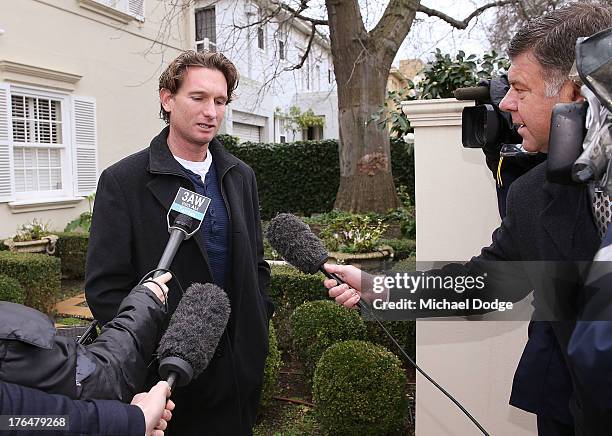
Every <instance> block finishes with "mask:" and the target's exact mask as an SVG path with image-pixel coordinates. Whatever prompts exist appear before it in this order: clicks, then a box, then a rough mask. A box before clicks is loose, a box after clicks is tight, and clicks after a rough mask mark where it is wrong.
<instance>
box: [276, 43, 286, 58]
mask: <svg viewBox="0 0 612 436" xmlns="http://www.w3.org/2000/svg"><path fill="white" fill-rule="evenodd" d="M278 58H279V59H280V60H285V59H286V54H285V41H278Z"/></svg>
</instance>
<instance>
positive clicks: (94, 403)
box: [0, 381, 145, 436]
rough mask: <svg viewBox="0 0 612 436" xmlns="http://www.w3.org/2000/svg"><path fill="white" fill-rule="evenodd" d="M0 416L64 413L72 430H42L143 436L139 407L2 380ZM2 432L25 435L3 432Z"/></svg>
mask: <svg viewBox="0 0 612 436" xmlns="http://www.w3.org/2000/svg"><path fill="white" fill-rule="evenodd" d="M0 415H9V416H23V415H65V416H68V423H69V430H62V431H57V432H56V431H42V432H41V434H44V435H47V436H52V435H117V436H132V435H134V436H142V435H143V434H144V433H145V420H144V415H143V413H142V411H141V410H140V408H139V407H138V406H132V405H129V404H123V403H121V402H119V401H110V400H87V401H82V400H71V399H70V398H68V397H65V396H63V395H53V394H47V393H45V392H42V391H39V390H37V389H31V388H26V387H23V386H19V385H15V384H12V383H5V382H2V381H0ZM1 433H2V434H15V435H20V434H26V432H24V431H19V432H1Z"/></svg>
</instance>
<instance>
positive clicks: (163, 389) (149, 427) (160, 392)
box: [130, 285, 174, 436]
mask: <svg viewBox="0 0 612 436" xmlns="http://www.w3.org/2000/svg"><path fill="white" fill-rule="evenodd" d="M153 286H155V285H153ZM169 396H170V385H168V382H165V381H160V382H158V383H157V384H156V385H155V386H153V387H152V388H151V390H150V391H149V392H143V393H140V394H136V395H135V396H134V398H133V399H132V402H131V403H130V404H132V405H134V406H138V407H140V409H142V413H143V414H144V418H145V426H146V433H145V435H146V436H163V434H164V430H165V429H166V428H167V427H168V421H170V420H171V419H172V410H173V409H174V403H173V402H172V400H169V399H168V397H169Z"/></svg>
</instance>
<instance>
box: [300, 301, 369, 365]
mask: <svg viewBox="0 0 612 436" xmlns="http://www.w3.org/2000/svg"><path fill="white" fill-rule="evenodd" d="M291 337H292V338H293V344H294V349H295V351H296V352H297V354H298V357H299V358H300V360H301V361H302V363H303V364H304V368H305V370H306V376H307V377H311V376H312V374H313V372H314V368H315V365H316V364H317V361H318V360H319V358H320V357H321V355H322V354H323V352H324V351H325V350H326V349H327V348H329V347H330V346H331V345H333V344H335V343H336V342H339V341H346V340H349V339H363V338H364V337H365V324H364V322H363V320H362V319H361V316H360V314H359V312H358V311H357V310H352V309H347V308H346V307H344V306H340V305H339V304H336V303H335V302H333V301H329V300H328V301H309V302H307V303H304V304H302V305H301V306H299V307H298V308H297V309H295V311H294V312H293V314H292V315H291Z"/></svg>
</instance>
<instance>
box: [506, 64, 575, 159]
mask: <svg viewBox="0 0 612 436" xmlns="http://www.w3.org/2000/svg"><path fill="white" fill-rule="evenodd" d="M544 77H546V75H545V72H544V71H543V69H542V66H541V65H540V63H539V62H538V61H537V60H536V59H535V57H534V56H533V55H532V54H531V52H526V53H522V54H520V55H518V56H516V57H515V58H513V59H512V66H511V67H510V69H509V70H508V81H509V82H510V90H509V91H508V93H507V94H506V96H505V97H504V99H503V100H502V101H501V103H500V105H499V107H500V108H501V109H502V110H503V111H506V112H510V113H511V114H512V122H513V123H514V124H516V125H518V126H519V129H518V133H519V135H521V137H522V138H523V148H524V149H525V150H527V151H531V152H536V151H540V152H544V153H545V152H547V151H548V136H549V134H550V118H551V114H552V109H553V106H554V105H555V104H557V103H561V102H563V103H569V102H570V101H573V95H574V88H573V84H572V83H571V82H570V81H566V82H565V83H564V85H563V86H562V87H561V90H560V91H559V93H558V94H556V95H554V96H552V97H547V96H546V93H545V83H544Z"/></svg>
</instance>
